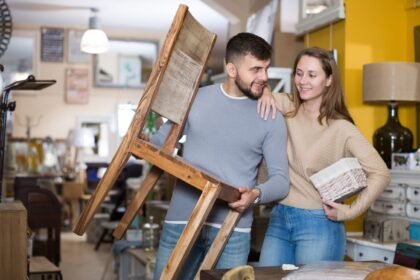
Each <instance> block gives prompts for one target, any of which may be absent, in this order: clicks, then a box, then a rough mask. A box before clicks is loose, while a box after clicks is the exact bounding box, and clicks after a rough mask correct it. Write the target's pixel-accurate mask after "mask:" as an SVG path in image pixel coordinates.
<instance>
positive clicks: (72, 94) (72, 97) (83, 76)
mask: <svg viewBox="0 0 420 280" xmlns="http://www.w3.org/2000/svg"><path fill="white" fill-rule="evenodd" d="M65 102H66V103H68V104H87V103H88V102H89V71H88V69H84V68H79V69H77V68H68V69H66V91H65Z"/></svg>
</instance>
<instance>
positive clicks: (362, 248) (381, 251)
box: [346, 232, 397, 264]
mask: <svg viewBox="0 0 420 280" xmlns="http://www.w3.org/2000/svg"><path fill="white" fill-rule="evenodd" d="M396 247H397V243H379V242H373V241H370V240H367V239H365V238H363V235H362V233H361V232H357V233H348V235H347V244H346V256H348V257H350V258H351V259H352V260H353V261H381V262H385V263H390V264H392V263H393V262H394V255H395V248H396Z"/></svg>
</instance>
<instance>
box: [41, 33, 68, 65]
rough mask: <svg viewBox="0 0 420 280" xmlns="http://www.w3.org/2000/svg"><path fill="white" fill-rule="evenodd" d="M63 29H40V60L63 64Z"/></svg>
mask: <svg viewBox="0 0 420 280" xmlns="http://www.w3.org/2000/svg"><path fill="white" fill-rule="evenodd" d="M63 59H64V28H49V27H48V28H47V27H42V28H41V60H42V61H47V62H63Z"/></svg>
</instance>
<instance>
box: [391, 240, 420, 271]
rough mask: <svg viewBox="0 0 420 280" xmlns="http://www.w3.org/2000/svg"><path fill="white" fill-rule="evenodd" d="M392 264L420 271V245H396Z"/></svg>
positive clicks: (403, 243) (404, 243)
mask: <svg viewBox="0 0 420 280" xmlns="http://www.w3.org/2000/svg"><path fill="white" fill-rule="evenodd" d="M394 264H399V265H402V266H406V267H411V268H416V269H420V245H419V244H413V243H408V242H400V243H397V248H396V250H395V256H394Z"/></svg>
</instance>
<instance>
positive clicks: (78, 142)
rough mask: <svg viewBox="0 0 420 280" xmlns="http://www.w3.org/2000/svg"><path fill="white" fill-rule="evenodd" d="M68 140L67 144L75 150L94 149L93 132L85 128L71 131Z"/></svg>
mask: <svg viewBox="0 0 420 280" xmlns="http://www.w3.org/2000/svg"><path fill="white" fill-rule="evenodd" d="M68 140H69V144H70V145H71V146H73V147H76V148H93V147H95V136H94V135H93V131H92V130H91V129H90V128H87V127H82V128H78V129H74V130H71V131H70V133H69V138H68Z"/></svg>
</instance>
